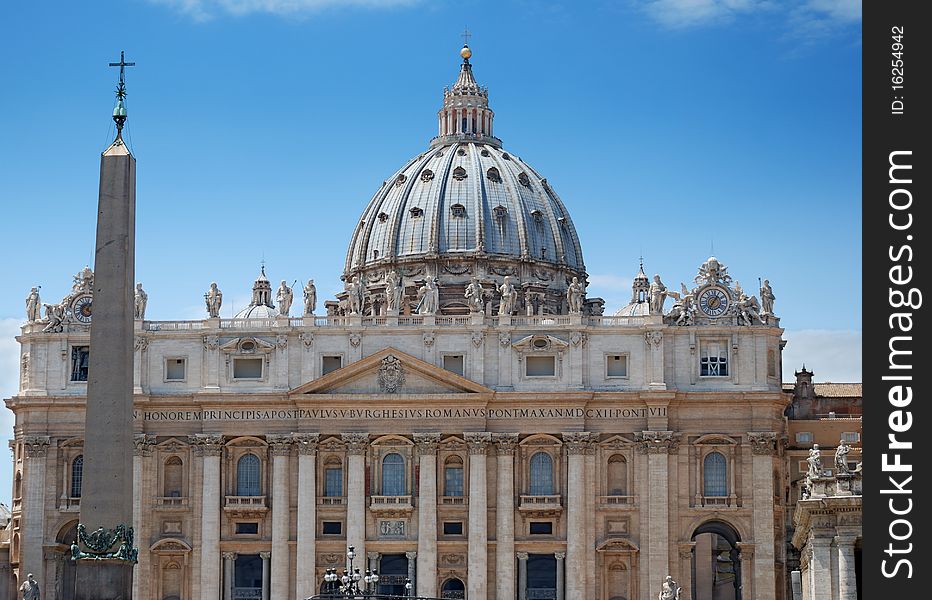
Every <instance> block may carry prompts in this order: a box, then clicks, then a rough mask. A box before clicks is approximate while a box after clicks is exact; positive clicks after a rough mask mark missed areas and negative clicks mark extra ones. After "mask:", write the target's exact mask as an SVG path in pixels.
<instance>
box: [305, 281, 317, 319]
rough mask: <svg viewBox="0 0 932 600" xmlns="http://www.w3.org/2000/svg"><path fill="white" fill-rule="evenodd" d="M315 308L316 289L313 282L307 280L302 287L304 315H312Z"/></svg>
mask: <svg viewBox="0 0 932 600" xmlns="http://www.w3.org/2000/svg"><path fill="white" fill-rule="evenodd" d="M316 308H317V287H315V286H314V280H313V279H308V280H307V285H306V286H304V314H306V315H313V314H314V310H315V309H316Z"/></svg>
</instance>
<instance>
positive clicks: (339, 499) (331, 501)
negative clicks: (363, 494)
mask: <svg viewBox="0 0 932 600" xmlns="http://www.w3.org/2000/svg"><path fill="white" fill-rule="evenodd" d="M317 504H319V505H320V506H343V505H344V504H346V498H344V497H343V496H318V497H317Z"/></svg>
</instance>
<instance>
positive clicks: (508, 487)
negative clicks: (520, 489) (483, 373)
mask: <svg viewBox="0 0 932 600" xmlns="http://www.w3.org/2000/svg"><path fill="white" fill-rule="evenodd" d="M492 443H493V444H494V445H495V453H496V455H497V460H498V462H497V464H496V467H497V468H496V477H495V483H496V486H495V487H496V498H495V542H496V543H495V598H496V600H503V599H505V600H512V599H513V598H514V597H515V578H514V575H513V574H514V569H515V474H514V470H515V447H516V446H517V445H518V434H517V433H493V434H492Z"/></svg>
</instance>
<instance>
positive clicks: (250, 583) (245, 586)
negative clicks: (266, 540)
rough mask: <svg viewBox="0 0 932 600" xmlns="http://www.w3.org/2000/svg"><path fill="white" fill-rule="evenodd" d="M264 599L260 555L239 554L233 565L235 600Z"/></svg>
mask: <svg viewBox="0 0 932 600" xmlns="http://www.w3.org/2000/svg"><path fill="white" fill-rule="evenodd" d="M261 599H262V559H261V558H259V555H258V554H238V555H237V556H236V562H235V563H234V565H233V600H261Z"/></svg>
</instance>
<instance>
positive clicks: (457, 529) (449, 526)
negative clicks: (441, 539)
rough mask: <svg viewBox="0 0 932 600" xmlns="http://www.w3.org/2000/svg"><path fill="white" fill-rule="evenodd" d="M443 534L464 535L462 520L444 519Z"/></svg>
mask: <svg viewBox="0 0 932 600" xmlns="http://www.w3.org/2000/svg"><path fill="white" fill-rule="evenodd" d="M443 535H463V522H462V521H444V522H443Z"/></svg>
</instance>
